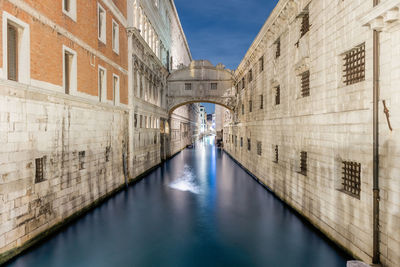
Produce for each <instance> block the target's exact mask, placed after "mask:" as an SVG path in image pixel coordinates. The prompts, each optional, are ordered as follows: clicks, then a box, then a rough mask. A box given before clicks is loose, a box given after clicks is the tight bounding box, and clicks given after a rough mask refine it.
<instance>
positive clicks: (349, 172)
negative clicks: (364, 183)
mask: <svg viewBox="0 0 400 267" xmlns="http://www.w3.org/2000/svg"><path fill="white" fill-rule="evenodd" d="M342 164H343V167H342V170H343V172H342V185H343V191H344V192H346V193H348V194H349V195H351V196H354V197H356V198H360V192H361V164H360V163H357V162H350V161H343V162H342Z"/></svg>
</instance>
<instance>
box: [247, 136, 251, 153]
mask: <svg viewBox="0 0 400 267" xmlns="http://www.w3.org/2000/svg"><path fill="white" fill-rule="evenodd" d="M247 150H248V151H250V150H251V141H250V138H247Z"/></svg>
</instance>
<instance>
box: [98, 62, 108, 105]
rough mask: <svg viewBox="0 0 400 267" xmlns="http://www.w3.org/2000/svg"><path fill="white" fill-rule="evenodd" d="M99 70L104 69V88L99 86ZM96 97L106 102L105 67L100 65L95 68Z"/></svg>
mask: <svg viewBox="0 0 400 267" xmlns="http://www.w3.org/2000/svg"><path fill="white" fill-rule="evenodd" d="M100 70H103V71H104V88H102V87H101V86H100ZM97 82H98V86H97V88H98V98H99V102H103V103H104V102H107V69H106V68H104V67H103V66H101V65H98V68H97Z"/></svg>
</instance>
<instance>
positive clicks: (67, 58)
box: [64, 51, 73, 94]
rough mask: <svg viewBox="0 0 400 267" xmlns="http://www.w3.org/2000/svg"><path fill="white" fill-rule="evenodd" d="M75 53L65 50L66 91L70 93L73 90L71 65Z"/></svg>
mask: <svg viewBox="0 0 400 267" xmlns="http://www.w3.org/2000/svg"><path fill="white" fill-rule="evenodd" d="M72 57H73V55H72V54H71V53H69V52H67V51H64V83H65V84H64V87H65V88H64V91H65V93H66V94H69V93H70V91H71V67H72Z"/></svg>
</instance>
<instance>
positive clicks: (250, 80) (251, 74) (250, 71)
mask: <svg viewBox="0 0 400 267" xmlns="http://www.w3.org/2000/svg"><path fill="white" fill-rule="evenodd" d="M252 81H253V70H252V69H251V70H249V83H251V82H252Z"/></svg>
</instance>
